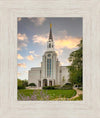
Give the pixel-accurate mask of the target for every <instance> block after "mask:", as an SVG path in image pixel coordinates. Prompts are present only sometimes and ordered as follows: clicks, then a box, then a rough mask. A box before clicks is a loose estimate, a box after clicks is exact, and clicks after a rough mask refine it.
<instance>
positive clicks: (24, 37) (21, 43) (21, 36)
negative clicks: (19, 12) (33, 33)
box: [17, 33, 28, 50]
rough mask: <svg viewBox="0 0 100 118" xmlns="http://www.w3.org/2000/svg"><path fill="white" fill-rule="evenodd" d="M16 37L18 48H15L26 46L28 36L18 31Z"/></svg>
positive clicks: (19, 48)
mask: <svg viewBox="0 0 100 118" xmlns="http://www.w3.org/2000/svg"><path fill="white" fill-rule="evenodd" d="M17 39H18V48H17V50H21V48H23V47H27V43H28V37H27V35H26V34H25V33H24V34H21V33H18V34H17Z"/></svg>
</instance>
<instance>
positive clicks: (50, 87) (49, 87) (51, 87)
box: [43, 86, 55, 90]
mask: <svg viewBox="0 0 100 118" xmlns="http://www.w3.org/2000/svg"><path fill="white" fill-rule="evenodd" d="M43 89H46V90H49V89H55V87H54V86H44V87H43Z"/></svg>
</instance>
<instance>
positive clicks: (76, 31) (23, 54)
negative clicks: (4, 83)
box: [17, 17, 83, 80]
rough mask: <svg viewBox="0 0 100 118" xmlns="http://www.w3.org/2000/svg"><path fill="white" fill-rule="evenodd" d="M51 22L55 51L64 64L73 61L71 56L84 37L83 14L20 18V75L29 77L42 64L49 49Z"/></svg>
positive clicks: (18, 56)
mask: <svg viewBox="0 0 100 118" xmlns="http://www.w3.org/2000/svg"><path fill="white" fill-rule="evenodd" d="M50 23H52V34H53V40H54V44H55V51H56V53H57V55H58V60H59V61H60V62H61V65H62V66H68V65H70V62H69V61H68V57H69V56H70V53H71V52H72V51H75V50H77V49H78V47H77V45H78V44H79V42H80V40H81V39H82V37H83V31H82V29H83V28H82V25H83V24H82V18H75V17H74V18H67V17H66V18H62V17H60V18H59V17H56V18H54V17H53V18H44V17H43V18H42V17H38V18H37V17H18V18H17V27H18V29H17V64H18V73H17V77H18V78H19V79H21V80H24V79H28V71H29V70H30V69H31V68H32V67H40V66H41V61H42V56H43V54H44V52H45V51H46V50H47V41H48V38H49V31H50Z"/></svg>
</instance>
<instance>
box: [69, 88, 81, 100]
mask: <svg viewBox="0 0 100 118" xmlns="http://www.w3.org/2000/svg"><path fill="white" fill-rule="evenodd" d="M74 90H76V92H77V93H76V95H75V96H73V97H72V98H70V99H71V100H72V99H74V98H76V97H78V96H79V95H80V94H83V91H82V90H79V89H77V88H74Z"/></svg>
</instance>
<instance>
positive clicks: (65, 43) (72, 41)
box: [55, 36, 81, 49]
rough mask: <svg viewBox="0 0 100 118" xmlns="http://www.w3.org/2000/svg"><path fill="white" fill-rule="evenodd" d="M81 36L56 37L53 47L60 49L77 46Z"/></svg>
mask: <svg viewBox="0 0 100 118" xmlns="http://www.w3.org/2000/svg"><path fill="white" fill-rule="evenodd" d="M80 40H81V38H76V37H71V36H65V37H64V39H58V40H56V41H55V48H56V49H62V48H68V49H73V48H77V45H78V44H79V43H80Z"/></svg>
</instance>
